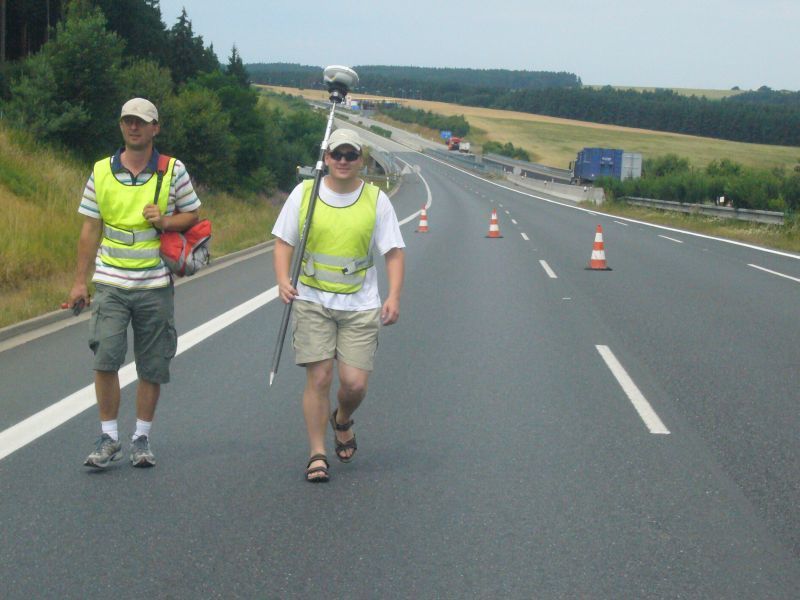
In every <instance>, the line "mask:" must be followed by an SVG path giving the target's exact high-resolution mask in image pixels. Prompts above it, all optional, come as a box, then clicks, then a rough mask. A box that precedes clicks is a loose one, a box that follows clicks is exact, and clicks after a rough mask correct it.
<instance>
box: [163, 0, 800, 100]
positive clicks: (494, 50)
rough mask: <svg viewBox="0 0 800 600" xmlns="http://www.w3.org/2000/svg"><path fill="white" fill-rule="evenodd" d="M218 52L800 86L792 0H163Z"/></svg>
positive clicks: (680, 83)
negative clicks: (183, 8)
mask: <svg viewBox="0 0 800 600" xmlns="http://www.w3.org/2000/svg"><path fill="white" fill-rule="evenodd" d="M182 7H185V8H186V12H187V14H188V15H189V19H190V20H191V22H192V27H193V30H194V32H195V34H196V35H201V36H202V37H203V40H204V42H205V43H206V45H208V44H209V43H213V44H214V50H215V51H216V53H217V56H218V57H219V59H220V61H222V62H223V63H224V62H227V59H228V57H229V56H230V51H231V48H232V47H233V45H234V44H235V45H236V47H237V48H238V50H239V53H240V55H241V56H242V60H243V61H244V62H245V63H254V62H290V63H300V64H305V65H317V66H325V65H331V64H342V65H348V66H355V65H413V66H420V67H471V68H479V69H488V68H501V69H525V70H530V71H567V72H570V73H575V74H576V75H578V77H580V78H581V80H582V81H583V83H584V84H604V85H605V84H608V85H622V86H644V87H682V88H708V89H730V88H731V87H733V86H737V85H738V86H739V87H741V88H742V89H756V88H758V87H760V86H762V85H768V86H769V87H771V88H774V89H789V90H800V65H798V63H800V0H668V1H663V0H662V1H658V2H653V1H650V0H595V1H589V0H587V1H583V2H580V1H577V0H551V1H548V2H543V1H539V0H394V1H391V2H390V1H386V0H357V1H356V0H336V1H327V2H322V1H319V0H300V1H292V0H288V1H287V0H280V1H276V0H231V1H228V2H225V1H220V0H161V13H162V16H163V19H164V22H165V23H166V25H167V27H172V25H174V23H175V21H176V19H177V18H178V15H179V14H180V11H181V8H182Z"/></svg>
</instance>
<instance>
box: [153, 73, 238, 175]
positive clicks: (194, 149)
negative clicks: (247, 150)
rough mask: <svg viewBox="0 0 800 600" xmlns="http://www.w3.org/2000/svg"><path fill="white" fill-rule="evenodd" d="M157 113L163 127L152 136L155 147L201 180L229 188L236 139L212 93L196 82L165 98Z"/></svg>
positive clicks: (225, 115) (226, 116) (227, 119)
mask: <svg viewBox="0 0 800 600" xmlns="http://www.w3.org/2000/svg"><path fill="white" fill-rule="evenodd" d="M161 114H163V121H164V127H163V129H162V130H161V134H160V135H159V136H158V137H157V138H156V142H157V146H158V148H159V150H161V151H164V152H166V153H167V154H170V155H174V156H177V157H178V158H180V159H181V160H183V161H184V162H185V164H186V167H187V169H189V172H190V173H191V174H192V176H193V177H195V178H196V179H197V180H198V181H200V182H201V183H203V184H205V185H208V186H212V187H217V188H220V189H230V188H232V187H233V186H232V182H231V177H230V173H231V172H233V171H234V160H235V154H236V139H235V138H234V137H233V136H232V135H231V133H230V129H229V126H230V118H229V117H228V115H227V114H225V113H224V112H223V110H222V106H221V104H220V101H219V99H218V98H217V96H216V94H214V92H213V91H211V90H208V89H203V88H201V87H199V86H196V87H188V88H186V89H184V90H181V92H180V93H179V94H178V95H177V96H173V97H171V98H169V99H168V100H167V102H166V103H165V105H164V108H163V110H161V111H160V115H161Z"/></svg>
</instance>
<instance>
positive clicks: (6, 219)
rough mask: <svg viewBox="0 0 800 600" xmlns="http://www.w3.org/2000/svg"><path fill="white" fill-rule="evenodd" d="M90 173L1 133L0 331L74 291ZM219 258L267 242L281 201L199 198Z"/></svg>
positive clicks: (87, 167)
mask: <svg viewBox="0 0 800 600" xmlns="http://www.w3.org/2000/svg"><path fill="white" fill-rule="evenodd" d="M90 168H91V166H90V165H84V164H71V163H69V162H67V161H65V160H64V158H63V157H62V156H60V155H58V154H57V153H56V152H54V151H53V150H51V149H48V148H45V147H41V146H37V145H36V144H35V143H33V142H32V140H30V139H29V138H26V137H25V136H24V135H23V136H20V135H19V134H14V135H12V134H11V133H9V132H8V131H7V130H5V129H3V128H2V127H0V176H1V177H0V209H2V210H0V256H2V257H3V260H2V262H0V327H4V326H6V325H10V324H12V323H16V322H19V321H23V320H25V319H29V318H32V317H35V316H37V315H41V314H44V313H47V312H50V311H53V310H56V309H58V308H59V306H60V304H61V302H63V301H64V300H65V299H66V296H67V294H68V293H69V289H70V287H71V285H72V281H73V277H74V271H75V259H76V252H77V243H78V232H79V231H80V227H81V223H82V221H83V219H84V217H83V216H81V215H79V214H78V206H79V204H80V199H81V194H82V192H83V186H84V185H85V184H86V180H87V178H88V177H89V170H90ZM199 195H200V198H201V200H202V202H203V208H202V209H201V213H202V215H203V216H204V217H207V218H209V219H211V221H212V223H213V225H214V241H213V245H212V252H213V254H214V256H215V257H220V256H223V255H224V254H227V253H229V252H234V251H236V250H240V249H242V248H248V247H250V246H253V245H255V244H257V243H259V242H263V241H265V240H267V239H269V237H270V233H269V232H270V230H271V228H272V225H273V223H274V222H275V218H276V216H277V213H278V210H279V206H280V202H281V200H282V198H280V197H276V198H273V199H268V198H257V199H253V200H250V201H245V200H241V199H237V198H234V197H232V196H228V195H226V194H208V193H203V192H202V191H200V192H199Z"/></svg>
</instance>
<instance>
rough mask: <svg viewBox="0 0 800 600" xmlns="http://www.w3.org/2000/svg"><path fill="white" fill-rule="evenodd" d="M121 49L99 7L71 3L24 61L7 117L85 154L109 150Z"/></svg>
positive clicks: (113, 131)
mask: <svg viewBox="0 0 800 600" xmlns="http://www.w3.org/2000/svg"><path fill="white" fill-rule="evenodd" d="M123 48H124V42H123V41H122V40H121V39H120V38H119V37H118V36H117V35H116V34H114V33H110V32H108V31H107V30H106V29H105V17H104V16H103V13H102V12H101V11H100V10H99V9H98V8H92V7H90V6H88V4H87V3H86V2H81V1H76V2H73V3H71V4H70V5H69V6H68V8H67V15H66V18H65V20H64V22H63V23H61V24H59V26H58V27H57V29H56V35H55V38H54V39H51V40H50V41H49V42H47V43H46V44H45V45H44V46H43V47H42V50H41V52H40V53H39V54H38V55H35V56H33V57H31V58H29V59H28V60H26V62H25V65H24V75H23V76H22V77H21V78H20V79H19V80H17V81H16V82H15V83H12V86H11V93H12V100H11V102H10V105H9V113H10V115H11V116H12V118H14V119H16V120H17V121H19V122H22V123H24V124H25V125H26V126H27V127H31V128H32V129H34V130H35V131H37V132H38V134H39V135H42V136H43V137H45V138H46V139H49V140H50V141H57V142H60V143H62V144H64V145H65V146H68V147H70V148H73V149H75V150H77V151H78V152H79V153H81V154H83V155H84V156H91V155H94V154H96V153H98V152H101V151H104V150H106V149H108V145H109V140H113V139H116V138H118V136H119V131H118V129H117V120H118V114H117V111H118V110H119V106H120V104H121V99H122V93H121V89H120V85H119V72H120V65H121V61H122V52H123Z"/></svg>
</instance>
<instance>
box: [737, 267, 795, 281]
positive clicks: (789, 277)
mask: <svg viewBox="0 0 800 600" xmlns="http://www.w3.org/2000/svg"><path fill="white" fill-rule="evenodd" d="M747 266H748V267H753V268H754V269H759V270H760V271H764V272H766V273H771V274H772V275H777V276H778V277H785V278H786V279H791V280H792V281H796V282H797V283H800V279H798V278H797V277H792V276H791V275H784V274H783V273H778V272H777V271H770V270H769V269H765V268H764V267H759V266H758V265H751V264H750V263H747Z"/></svg>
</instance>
